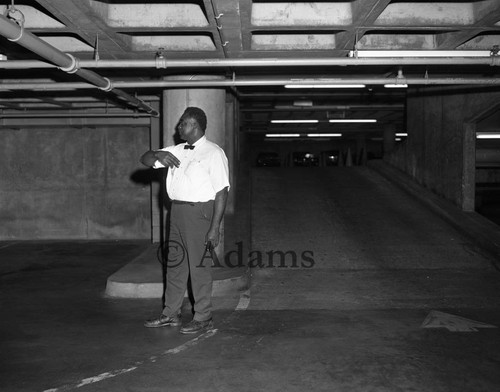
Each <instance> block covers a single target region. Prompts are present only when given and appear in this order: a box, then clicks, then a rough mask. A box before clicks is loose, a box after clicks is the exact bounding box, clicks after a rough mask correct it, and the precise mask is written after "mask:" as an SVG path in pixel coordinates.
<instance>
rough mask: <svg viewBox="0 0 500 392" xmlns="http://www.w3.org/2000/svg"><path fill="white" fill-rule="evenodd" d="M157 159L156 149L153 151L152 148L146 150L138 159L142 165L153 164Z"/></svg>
mask: <svg viewBox="0 0 500 392" xmlns="http://www.w3.org/2000/svg"><path fill="white" fill-rule="evenodd" d="M157 160H158V158H157V157H156V151H153V150H150V151H146V152H145V153H144V154H143V155H142V157H141V159H140V161H141V163H142V164H143V165H146V166H149V167H151V166H153V165H154V163H155V162H156V161H157Z"/></svg>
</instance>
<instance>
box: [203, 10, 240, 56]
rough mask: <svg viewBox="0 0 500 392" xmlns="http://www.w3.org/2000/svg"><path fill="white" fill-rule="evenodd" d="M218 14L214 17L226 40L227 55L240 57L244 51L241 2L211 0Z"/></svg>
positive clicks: (225, 50)
mask: <svg viewBox="0 0 500 392" xmlns="http://www.w3.org/2000/svg"><path fill="white" fill-rule="evenodd" d="M210 1H211V2H212V4H213V9H214V11H215V13H216V14H217V15H214V18H215V20H216V23H217V28H218V30H219V32H220V34H221V40H222V41H224V42H222V44H223V45H224V53H225V54H226V57H233V56H236V57H238V54H239V53H241V52H242V51H243V45H242V34H241V17H240V4H239V1H235V0H210Z"/></svg>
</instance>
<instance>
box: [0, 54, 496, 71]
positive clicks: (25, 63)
mask: <svg viewBox="0 0 500 392" xmlns="http://www.w3.org/2000/svg"><path fill="white" fill-rule="evenodd" d="M78 63H79V64H80V66H81V67H83V68H121V69H126V68H158V69H160V68H169V69H171V68H225V67H227V68H237V67H302V66H304V67H318V66H352V65H356V66H363V65H390V66H398V65H491V66H495V65H496V66H498V65H500V56H490V57H420V58H353V57H334V58H331V57H330V58H293V59H276V58H271V59H266V58H260V59H197V60H168V59H165V58H163V59H160V58H157V59H149V60H136V59H126V60H123V59H121V60H102V59H101V60H79V62H78ZM53 67H54V65H52V64H49V63H45V62H43V61H39V60H8V61H0V68H3V69H30V68H53Z"/></svg>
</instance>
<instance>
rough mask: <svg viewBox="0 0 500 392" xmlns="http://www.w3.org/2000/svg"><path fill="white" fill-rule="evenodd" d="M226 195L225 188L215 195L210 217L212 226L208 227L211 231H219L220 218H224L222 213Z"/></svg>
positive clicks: (224, 207)
mask: <svg viewBox="0 0 500 392" xmlns="http://www.w3.org/2000/svg"><path fill="white" fill-rule="evenodd" d="M227 194H228V190H227V187H226V188H224V189H222V190H220V191H219V192H217V193H216V195H215V202H214V213H213V216H212V224H211V225H210V226H211V228H212V229H216V228H217V229H219V227H220V224H221V222H222V218H223V217H224V211H225V209H226V202H227Z"/></svg>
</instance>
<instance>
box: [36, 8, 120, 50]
mask: <svg viewBox="0 0 500 392" xmlns="http://www.w3.org/2000/svg"><path fill="white" fill-rule="evenodd" d="M36 2H37V3H39V4H40V5H41V6H42V7H44V8H45V9H46V10H47V11H49V12H50V13H52V15H54V16H55V17H56V18H57V19H59V20H60V21H61V22H62V23H64V24H65V25H66V26H67V27H68V28H70V29H71V30H72V31H73V33H74V34H76V35H77V36H79V37H80V38H81V39H82V40H83V41H85V42H86V43H87V44H88V45H90V46H92V47H95V45H96V40H97V38H98V41H99V52H100V53H105V54H106V55H107V56H106V57H109V58H116V56H115V55H114V54H115V53H116V52H123V53H127V52H129V51H130V49H129V48H128V45H127V44H126V42H125V41H124V40H123V39H122V38H120V37H119V36H118V35H117V34H115V33H114V31H113V29H109V28H108V27H107V25H106V23H104V21H103V20H101V18H100V17H99V16H98V15H97V14H95V12H94V11H93V10H92V9H91V8H90V7H89V5H88V2H86V1H81V0H36Z"/></svg>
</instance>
